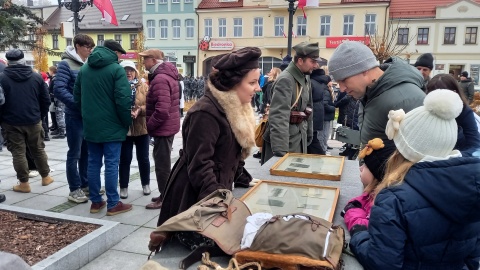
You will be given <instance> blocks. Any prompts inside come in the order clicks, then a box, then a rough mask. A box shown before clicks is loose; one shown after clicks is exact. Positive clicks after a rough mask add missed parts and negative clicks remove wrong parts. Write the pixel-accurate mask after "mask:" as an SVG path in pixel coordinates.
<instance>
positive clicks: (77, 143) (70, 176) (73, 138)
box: [65, 114, 88, 191]
mask: <svg viewBox="0 0 480 270" xmlns="http://www.w3.org/2000/svg"><path fill="white" fill-rule="evenodd" d="M65 124H66V128H67V143H68V152H67V181H68V186H69V188H70V191H74V190H77V189H79V188H85V187H88V178H87V167H88V146H87V142H86V141H85V140H84V139H83V122H82V119H80V118H75V117H71V116H70V115H68V114H67V115H65Z"/></svg>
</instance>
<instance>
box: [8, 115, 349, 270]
mask: <svg viewBox="0 0 480 270" xmlns="http://www.w3.org/2000/svg"><path fill="white" fill-rule="evenodd" d="M182 120H183V119H182ZM45 145H46V146H45V149H46V152H47V155H48V160H49V164H50V167H51V170H52V173H51V175H52V176H53V177H54V179H55V182H53V183H52V184H50V185H49V186H46V187H43V186H42V185H41V181H40V180H41V177H40V176H37V177H35V178H31V179H30V185H31V189H32V191H31V193H27V194H24V193H17V192H13V191H12V186H13V185H15V184H16V183H17V181H18V180H17V179H16V174H15V171H14V169H13V165H12V158H11V154H10V152H9V151H7V149H6V147H4V148H3V151H2V152H0V180H1V182H0V193H4V194H5V195H6V197H7V199H6V201H5V202H3V203H4V204H8V205H15V206H19V207H25V208H30V209H38V210H47V211H52V212H58V213H63V214H68V215H75V216H82V217H89V218H97V219H104V220H111V221H117V222H120V223H121V225H120V226H121V229H120V230H119V231H120V234H121V237H122V241H121V242H120V243H118V244H117V245H115V246H114V247H112V248H111V249H110V250H108V251H107V252H105V253H103V254H102V255H100V256H99V257H97V258H96V259H95V260H93V261H91V262H90V263H88V264H87V265H85V266H84V267H82V268H80V269H82V270H87V269H88V270H90V269H95V270H96V269H102V270H109V269H112V270H113V269H115V270H122V269H125V270H132V269H138V268H140V266H142V265H143V264H144V263H145V262H146V261H147V255H148V254H149V252H148V249H147V245H148V241H149V234H150V232H151V231H152V229H153V228H155V227H156V223H157V219H158V215H159V213H160V212H159V211H158V210H147V209H145V205H146V204H147V203H149V202H150V199H151V198H152V197H155V196H158V188H157V183H156V180H155V172H154V167H153V164H154V162H153V158H152V155H151V154H150V163H151V166H152V167H151V170H150V171H151V174H150V187H151V189H152V193H151V195H149V196H144V195H143V193H142V186H141V183H140V179H139V174H138V164H137V161H136V155H135V154H134V155H133V160H132V164H131V172H130V174H131V179H130V184H129V197H128V199H126V200H122V201H124V202H127V203H131V204H133V210H132V211H129V212H127V213H123V214H120V215H117V216H111V217H109V216H106V210H105V209H104V210H103V211H101V212H100V213H97V214H90V212H89V209H90V202H88V203H83V204H76V203H72V202H69V201H68V200H67V197H68V193H69V189H68V183H67V179H66V173H65V167H66V164H65V163H66V157H67V150H68V146H67V140H66V139H57V140H53V139H52V140H51V141H48V142H45ZM329 145H330V146H331V147H333V148H334V149H332V150H330V152H331V154H332V155H338V152H339V148H340V147H341V146H342V143H341V142H338V141H334V140H330V141H329ZM181 147H182V136H181V132H179V133H178V134H177V135H176V136H175V139H174V142H173V150H172V153H171V159H172V166H173V164H174V162H175V161H176V160H177V159H178V151H179V150H180V148H181ZM152 149H153V147H150V153H151V151H152ZM134 151H135V148H134ZM256 152H257V149H253V151H252V154H254V153H256ZM245 168H246V169H247V170H248V171H249V172H250V174H251V175H252V176H253V177H254V178H255V175H256V170H258V169H259V168H260V163H259V159H255V158H253V157H249V158H248V159H247V160H246V161H245ZM102 181H103V168H102ZM104 199H106V196H105V195H104Z"/></svg>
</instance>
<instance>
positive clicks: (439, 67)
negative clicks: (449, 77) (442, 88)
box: [435, 64, 445, 70]
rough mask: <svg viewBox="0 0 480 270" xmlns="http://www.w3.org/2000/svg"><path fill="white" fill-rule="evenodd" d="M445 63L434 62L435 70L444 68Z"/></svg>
mask: <svg viewBox="0 0 480 270" xmlns="http://www.w3.org/2000/svg"><path fill="white" fill-rule="evenodd" d="M444 69H445V64H435V70H444Z"/></svg>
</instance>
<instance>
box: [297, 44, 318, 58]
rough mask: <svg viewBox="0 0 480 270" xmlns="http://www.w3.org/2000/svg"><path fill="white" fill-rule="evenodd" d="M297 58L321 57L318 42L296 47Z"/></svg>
mask: <svg viewBox="0 0 480 270" xmlns="http://www.w3.org/2000/svg"><path fill="white" fill-rule="evenodd" d="M293 49H294V50H295V52H296V54H297V56H300V57H310V58H313V59H316V58H318V57H319V54H320V49H319V48H318V42H315V43H310V42H306V41H304V42H302V43H299V44H297V45H295V46H293Z"/></svg>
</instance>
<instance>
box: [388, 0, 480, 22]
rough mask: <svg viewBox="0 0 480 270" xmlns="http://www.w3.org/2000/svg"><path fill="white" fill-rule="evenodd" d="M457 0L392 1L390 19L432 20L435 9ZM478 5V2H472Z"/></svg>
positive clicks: (478, 0) (473, 0) (477, 0)
mask: <svg viewBox="0 0 480 270" xmlns="http://www.w3.org/2000/svg"><path fill="white" fill-rule="evenodd" d="M457 1H458V0H435V1H433V0H422V1H419V0H392V1H391V2H390V18H434V17H435V14H436V11H435V9H436V7H444V6H448V5H450V4H453V3H455V2H457ZM472 2H476V3H479V4H480V0H472Z"/></svg>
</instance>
